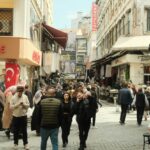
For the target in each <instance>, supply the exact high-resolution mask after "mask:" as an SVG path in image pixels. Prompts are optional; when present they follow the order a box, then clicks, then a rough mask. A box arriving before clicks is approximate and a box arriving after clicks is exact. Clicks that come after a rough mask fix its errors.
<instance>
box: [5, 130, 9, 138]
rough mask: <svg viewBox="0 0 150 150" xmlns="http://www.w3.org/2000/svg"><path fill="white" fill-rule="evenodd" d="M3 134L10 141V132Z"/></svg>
mask: <svg viewBox="0 0 150 150" xmlns="http://www.w3.org/2000/svg"><path fill="white" fill-rule="evenodd" d="M5 134H6V136H7V138H8V139H10V131H9V130H7V131H5Z"/></svg>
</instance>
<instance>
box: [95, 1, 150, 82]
mask: <svg viewBox="0 0 150 150" xmlns="http://www.w3.org/2000/svg"><path fill="white" fill-rule="evenodd" d="M96 4H97V5H98V7H99V12H98V32H97V61H96V64H97V66H98V68H99V73H100V78H102V77H103V76H104V77H110V78H112V81H113V82H116V81H117V80H119V81H120V82H122V81H129V80H131V81H132V82H133V83H135V84H149V81H150V79H149V77H150V71H149V70H150V69H149V68H150V57H149V56H148V55H149V51H148V49H149V44H150V42H149V41H150V1H149V0H145V1H142V0H97V1H96Z"/></svg>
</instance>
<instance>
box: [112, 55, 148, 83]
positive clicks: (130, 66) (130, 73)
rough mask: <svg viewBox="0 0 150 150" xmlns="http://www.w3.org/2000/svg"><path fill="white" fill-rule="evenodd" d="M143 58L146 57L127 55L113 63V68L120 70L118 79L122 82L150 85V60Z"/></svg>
mask: <svg viewBox="0 0 150 150" xmlns="http://www.w3.org/2000/svg"><path fill="white" fill-rule="evenodd" d="M143 57H144V55H132V54H127V55H124V56H122V57H120V58H117V59H115V60H113V61H112V63H111V65H112V67H113V68H117V69H118V73H117V78H118V79H119V80H120V82H123V81H132V82H133V83H134V84H149V81H150V78H149V77H150V70H149V68H150V59H143Z"/></svg>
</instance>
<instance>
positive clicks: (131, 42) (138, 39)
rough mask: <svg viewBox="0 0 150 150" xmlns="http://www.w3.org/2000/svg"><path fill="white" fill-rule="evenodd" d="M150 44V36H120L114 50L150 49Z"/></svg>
mask: <svg viewBox="0 0 150 150" xmlns="http://www.w3.org/2000/svg"><path fill="white" fill-rule="evenodd" d="M149 44H150V36H131V37H120V38H119V39H118V40H117V42H116V43H115V45H114V46H113V47H112V51H121V50H125V51H127V50H148V47H149Z"/></svg>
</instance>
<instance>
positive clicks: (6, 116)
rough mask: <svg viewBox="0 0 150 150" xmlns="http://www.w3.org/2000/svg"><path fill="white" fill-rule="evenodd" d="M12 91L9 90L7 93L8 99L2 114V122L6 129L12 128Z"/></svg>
mask: <svg viewBox="0 0 150 150" xmlns="http://www.w3.org/2000/svg"><path fill="white" fill-rule="evenodd" d="M12 96H13V95H12V93H11V92H9V93H8V94H7V95H6V101H5V104H4V111H3V116H2V124H3V128H4V129H8V128H10V125H11V123H12V110H11V109H10V101H11V99H12Z"/></svg>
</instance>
